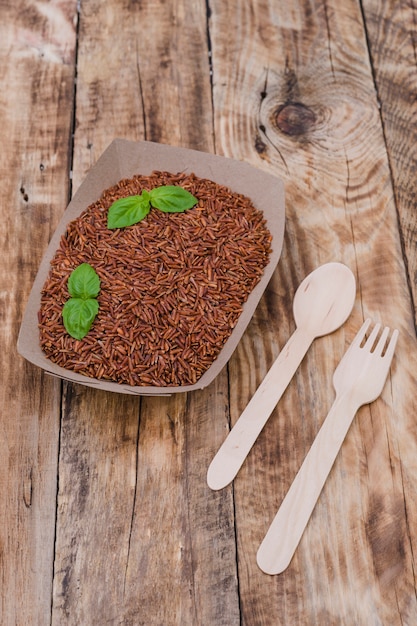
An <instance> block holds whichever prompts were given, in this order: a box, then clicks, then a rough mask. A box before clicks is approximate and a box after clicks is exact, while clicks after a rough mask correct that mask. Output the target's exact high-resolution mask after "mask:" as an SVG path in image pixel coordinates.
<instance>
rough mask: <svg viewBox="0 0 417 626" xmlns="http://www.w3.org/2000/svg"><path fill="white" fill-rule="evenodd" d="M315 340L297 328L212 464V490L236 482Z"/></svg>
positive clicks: (209, 478) (210, 480) (210, 479)
mask: <svg viewBox="0 0 417 626" xmlns="http://www.w3.org/2000/svg"><path fill="white" fill-rule="evenodd" d="M313 339H314V337H313V338H311V337H310V336H308V335H306V333H305V332H303V331H302V330H300V329H299V328H296V330H295V332H294V333H293V335H292V336H291V337H290V339H289V340H288V341H287V343H286V344H285V346H284V347H283V349H282V350H281V352H280V353H279V356H278V358H277V359H276V360H275V362H274V363H273V364H272V366H271V368H270V370H269V371H268V373H267V374H266V376H265V378H264V379H263V381H262V383H261V384H260V385H259V387H258V389H257V390H256V392H255V394H254V396H253V397H252V398H251V400H250V402H249V404H248V405H247V406H246V408H245V410H244V411H243V413H242V414H241V416H240V417H239V419H238V420H237V422H236V424H235V425H234V426H233V428H232V430H231V431H230V433H229V434H228V436H227V437H226V439H225V440H224V442H223V444H222V445H221V447H220V448H219V450H218V452H217V454H216V455H215V457H214V458H213V460H212V462H211V463H210V466H209V468H208V472H207V483H208V486H209V487H210V489H214V490H217V489H222V488H223V487H226V485H228V484H229V483H230V482H231V481H232V480H233V479H234V477H235V476H236V474H237V473H238V471H239V469H240V468H241V466H242V464H243V462H244V460H245V459H246V457H247V455H248V454H249V452H250V450H251V448H252V446H253V444H254V443H255V441H256V439H257V437H258V435H259V433H260V432H261V431H262V429H263V427H264V426H265V424H266V422H267V421H268V418H269V416H270V415H271V413H272V411H273V410H274V408H275V406H276V404H277V402H278V400H279V399H280V398H281V396H282V394H283V393H284V391H285V389H286V388H287V386H288V384H289V382H290V380H291V378H292V377H293V375H294V374H295V372H296V370H297V368H298V366H299V364H300V363H301V361H302V360H303V358H304V356H305V354H306V352H307V350H308V348H309V347H310V345H311V343H312V341H313Z"/></svg>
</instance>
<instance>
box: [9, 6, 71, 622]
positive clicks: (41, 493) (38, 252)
mask: <svg viewBox="0 0 417 626" xmlns="http://www.w3.org/2000/svg"><path fill="white" fill-rule="evenodd" d="M75 16H76V2H75V1H71V0H70V1H67V2H64V3H60V4H57V3H55V4H36V5H35V4H33V3H26V2H18V3H15V2H3V3H2V7H1V20H0V68H1V70H0V72H1V83H2V89H1V93H0V125H1V129H2V131H1V133H2V140H1V148H2V149H1V151H0V189H1V198H2V221H3V227H2V229H1V231H0V247H1V251H2V252H1V255H2V262H1V265H0V307H1V320H2V323H1V328H0V360H1V364H0V371H1V376H2V386H1V394H0V415H1V436H0V456H1V465H0V492H1V495H2V505H1V507H0V579H1V599H0V622H1V623H2V624H16V625H22V626H23V625H26V624H39V625H44V624H45V625H46V624H49V622H50V612H51V592H52V578H53V550H54V533H55V509H56V487H57V458H58V439H59V416H60V382H59V381H58V380H55V379H52V378H50V377H48V376H44V375H43V374H42V373H41V372H40V371H39V370H37V369H36V368H34V367H32V366H30V365H29V364H28V363H26V362H24V361H23V359H21V358H20V357H19V356H18V355H17V352H16V343H17V334H18V330H19V325H20V320H21V317H22V313H23V309H24V306H25V303H26V299H27V297H28V294H29V290H30V288H31V283H32V280H33V278H34V276H35V273H36V271H37V267H38V264H39V262H40V259H41V257H42V254H43V252H44V250H45V248H46V245H47V243H48V240H49V237H50V235H51V232H53V229H54V225H55V224H56V221H57V218H58V217H59V216H60V215H61V214H62V211H63V209H64V208H65V205H66V204H67V201H68V182H69V181H68V171H69V164H68V157H69V141H70V127H71V117H72V95H73V75H74V50H75V27H74V19H75Z"/></svg>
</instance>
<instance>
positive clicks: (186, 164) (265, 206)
mask: <svg viewBox="0 0 417 626" xmlns="http://www.w3.org/2000/svg"><path fill="white" fill-rule="evenodd" d="M154 170H160V171H168V172H175V173H176V172H180V171H181V172H182V171H184V172H187V173H191V172H194V173H195V174H196V176H199V177H200V178H208V179H210V180H213V181H215V182H217V183H219V184H221V185H226V186H227V187H229V188H230V189H231V190H232V191H234V192H237V193H241V194H244V195H246V196H248V197H250V198H251V199H252V202H253V203H254V205H255V206H256V207H257V208H258V209H261V210H262V211H263V213H264V216H265V218H266V220H267V225H268V228H269V230H270V232H271V234H272V237H273V240H272V254H271V256H270V261H269V264H268V265H267V267H266V268H265V271H264V274H263V277H262V279H261V280H260V282H259V283H258V284H257V286H256V287H255V288H254V290H253V291H252V293H251V294H250V295H249V298H248V300H247V302H246V303H245V305H244V308H243V312H242V314H241V316H240V318H239V320H238V322H237V324H236V326H235V328H234V330H233V333H232V334H231V335H230V337H229V339H228V340H227V342H226V343H225V345H224V347H223V349H222V350H221V352H220V353H219V355H218V357H217V359H216V360H215V361H214V362H213V364H212V365H211V367H210V368H209V369H208V370H207V371H206V372H205V373H204V374H203V375H202V376H201V378H200V379H199V380H198V381H197V383H195V384H193V385H186V386H178V387H150V386H149V387H144V386H143V387H141V386H138V387H131V386H129V385H127V384H119V383H116V382H110V381H105V380H98V379H96V378H88V377H87V376H84V375H81V374H78V373H76V372H72V371H70V370H67V369H64V368H62V367H59V366H58V365H55V363H53V362H52V361H50V360H49V359H48V358H47V357H46V356H45V354H44V353H43V351H42V350H41V347H40V343H39V332H38V320H37V313H38V310H39V308H40V299H41V290H42V287H43V285H44V283H45V280H46V277H47V275H48V273H49V269H50V262H51V259H52V258H53V256H54V254H55V252H56V250H57V248H58V246H59V243H60V239H61V236H62V235H63V234H64V233H65V231H66V227H67V224H68V223H69V222H71V221H72V220H73V219H75V218H76V217H78V215H80V213H82V211H84V209H86V208H87V207H88V206H89V205H90V204H91V203H93V202H95V201H96V200H97V199H98V198H99V197H100V196H101V194H102V192H103V191H104V190H105V189H107V188H108V187H111V186H112V185H114V184H116V183H117V182H118V181H119V180H120V179H122V178H131V177H132V176H133V175H135V174H144V175H148V174H151V173H152V172H153V171H154ZM284 223H285V206H284V185H283V182H282V181H281V180H280V179H278V178H276V177H274V176H272V175H270V174H267V173H265V172H262V171H261V170H258V169H256V168H254V167H252V166H250V165H248V164H247V163H243V162H240V161H235V160H232V159H227V158H225V157H220V156H215V155H212V154H206V153H204V152H198V151H196V150H188V149H186V148H176V147H173V146H168V145H163V144H157V143H152V142H148V141H142V142H132V141H127V140H124V139H115V140H114V141H113V142H112V143H111V144H110V146H109V147H108V148H107V150H106V151H105V152H104V153H103V155H102V156H101V157H100V159H99V160H98V161H97V163H96V165H95V166H94V167H93V168H92V169H91V170H90V172H89V174H88V176H87V177H86V179H85V180H84V182H83V183H82V184H81V186H80V188H79V189H78V191H77V192H76V194H75V195H74V198H73V199H72V201H71V202H70V204H69V205H68V207H67V209H66V211H65V213H64V215H63V217H62V219H61V221H60V223H59V225H58V227H57V229H56V231H55V233H54V235H53V237H52V239H51V241H50V244H49V246H48V248H47V250H46V253H45V256H44V258H43V260H42V263H41V265H40V268H39V271H38V274H37V276H36V279H35V282H34V284H33V287H32V291H31V293H30V296H29V300H28V303H27V307H26V311H25V314H24V317H23V321H22V325H21V328H20V334H19V339H18V351H19V353H20V354H21V355H22V356H23V357H24V358H25V359H27V360H28V361H30V362H31V363H34V364H35V365H37V366H39V367H41V368H42V369H43V370H45V371H46V372H47V373H48V374H52V375H54V376H59V377H60V378H63V379H66V380H70V381H73V382H77V383H81V384H83V385H87V386H89V387H95V388H97V389H105V390H107V391H115V392H118V393H127V394H137V395H170V394H172V393H177V392H181V391H192V390H194V389H202V388H203V387H206V386H207V385H208V384H209V383H211V382H212V381H213V379H214V378H215V377H216V376H217V374H218V373H219V372H220V370H221V369H222V368H223V367H224V366H225V364H226V363H227V361H228V360H229V358H230V356H231V355H232V353H233V351H234V349H235V348H236V346H237V344H238V343H239V341H240V339H241V337H242V335H243V333H244V331H245V329H246V327H247V325H248V323H249V321H250V319H251V318H252V315H253V313H254V311H255V308H256V306H257V304H258V302H259V300H260V298H261V296H262V294H263V292H264V290H265V288H266V286H267V284H268V282H269V280H270V278H271V276H272V274H273V272H274V270H275V267H276V265H277V263H278V260H279V257H280V255H281V250H282V242H283V236H284Z"/></svg>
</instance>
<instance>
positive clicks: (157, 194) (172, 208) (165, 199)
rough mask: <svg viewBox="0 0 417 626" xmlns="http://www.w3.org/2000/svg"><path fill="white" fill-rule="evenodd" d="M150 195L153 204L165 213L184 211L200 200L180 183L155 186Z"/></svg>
mask: <svg viewBox="0 0 417 626" xmlns="http://www.w3.org/2000/svg"><path fill="white" fill-rule="evenodd" d="M149 195H150V197H151V204H152V206H153V207H155V208H156V209H159V210H160V211H163V212H164V213H182V212H183V211H186V210H187V209H191V207H193V206H194V205H195V204H197V202H198V200H197V198H195V197H194V196H193V195H192V194H191V193H190V192H189V191H187V190H186V189H183V188H182V187H179V186H178V185H164V186H162V187H155V189H151V191H150V192H149Z"/></svg>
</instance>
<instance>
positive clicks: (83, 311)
mask: <svg viewBox="0 0 417 626" xmlns="http://www.w3.org/2000/svg"><path fill="white" fill-rule="evenodd" d="M98 308H99V305H98V300H95V299H94V298H88V299H87V300H85V299H83V298H70V299H69V300H67V301H66V303H65V304H64V308H63V309H62V318H63V321H64V326H65V328H66V330H67V332H68V333H69V334H70V335H71V337H74V339H82V338H83V337H85V336H86V334H87V333H88V331H89V330H90V328H91V326H92V325H93V322H94V319H95V317H96V315H97V313H98Z"/></svg>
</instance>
